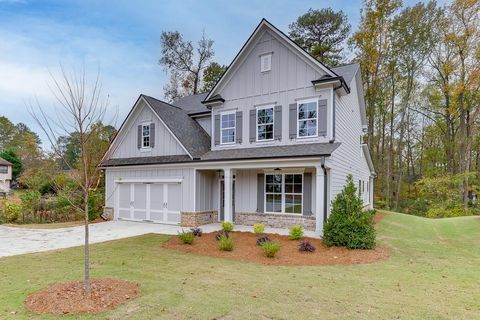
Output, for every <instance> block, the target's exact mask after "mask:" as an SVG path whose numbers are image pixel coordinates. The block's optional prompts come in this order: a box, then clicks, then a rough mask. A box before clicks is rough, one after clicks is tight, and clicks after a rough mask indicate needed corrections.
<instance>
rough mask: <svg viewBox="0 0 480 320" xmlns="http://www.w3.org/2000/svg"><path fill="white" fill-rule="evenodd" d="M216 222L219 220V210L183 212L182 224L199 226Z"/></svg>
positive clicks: (183, 225) (184, 225)
mask: <svg viewBox="0 0 480 320" xmlns="http://www.w3.org/2000/svg"><path fill="white" fill-rule="evenodd" d="M216 222H218V212H217V211H199V212H182V213H181V221H180V226H182V227H198V226H201V225H204V224H209V223H216Z"/></svg>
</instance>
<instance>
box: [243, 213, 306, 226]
mask: <svg viewBox="0 0 480 320" xmlns="http://www.w3.org/2000/svg"><path fill="white" fill-rule="evenodd" d="M234 222H235V223H236V224H240V225H246V226H252V225H254V224H256V223H263V224H265V225H266V226H269V227H272V228H289V227H291V226H295V225H301V226H303V227H304V228H305V230H311V231H314V230H315V217H314V216H310V217H304V216H298V215H289V214H273V213H248V212H237V213H235V221H234Z"/></svg>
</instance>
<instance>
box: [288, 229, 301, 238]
mask: <svg viewBox="0 0 480 320" xmlns="http://www.w3.org/2000/svg"><path fill="white" fill-rule="evenodd" d="M289 237H290V240H300V239H302V237H303V227H302V226H291V227H290V234H289Z"/></svg>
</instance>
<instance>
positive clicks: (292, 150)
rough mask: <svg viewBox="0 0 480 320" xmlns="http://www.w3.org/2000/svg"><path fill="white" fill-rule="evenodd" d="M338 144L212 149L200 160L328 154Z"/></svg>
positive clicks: (338, 144)
mask: <svg viewBox="0 0 480 320" xmlns="http://www.w3.org/2000/svg"><path fill="white" fill-rule="evenodd" d="M339 146H340V143H305V144H296V145H289V146H272V147H257V148H243V149H228V150H212V151H209V152H207V153H206V154H204V155H203V156H202V157H201V160H237V159H266V158H282V157H283V158H286V157H312V156H329V155H331V154H332V152H333V151H335V149H337V148H338V147H339Z"/></svg>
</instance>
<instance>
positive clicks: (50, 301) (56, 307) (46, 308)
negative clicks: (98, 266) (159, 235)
mask: <svg viewBox="0 0 480 320" xmlns="http://www.w3.org/2000/svg"><path fill="white" fill-rule="evenodd" d="M91 289H92V291H91V297H90V298H88V299H87V298H85V295H84V282H83V281H74V282H67V283H59V284H54V285H52V286H50V287H48V288H46V289H44V290H41V291H39V292H35V293H32V294H31V295H29V296H28V297H27V300H26V301H25V305H26V306H27V308H28V309H29V310H31V311H32V312H34V313H39V314H45V313H48V314H81V313H98V312H102V311H106V310H110V309H114V308H115V307H117V306H118V305H121V304H124V303H126V302H128V301H130V300H132V299H134V298H135V297H136V296H137V295H138V292H139V286H138V284H136V283H133V282H129V281H125V280H117V279H108V278H106V279H93V280H92V281H91Z"/></svg>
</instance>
